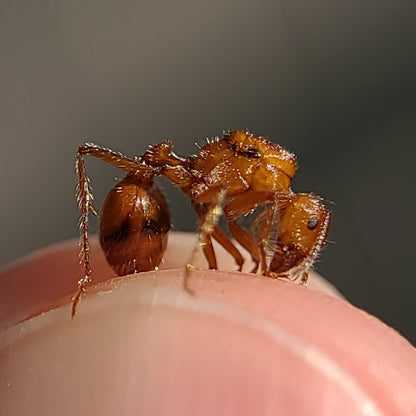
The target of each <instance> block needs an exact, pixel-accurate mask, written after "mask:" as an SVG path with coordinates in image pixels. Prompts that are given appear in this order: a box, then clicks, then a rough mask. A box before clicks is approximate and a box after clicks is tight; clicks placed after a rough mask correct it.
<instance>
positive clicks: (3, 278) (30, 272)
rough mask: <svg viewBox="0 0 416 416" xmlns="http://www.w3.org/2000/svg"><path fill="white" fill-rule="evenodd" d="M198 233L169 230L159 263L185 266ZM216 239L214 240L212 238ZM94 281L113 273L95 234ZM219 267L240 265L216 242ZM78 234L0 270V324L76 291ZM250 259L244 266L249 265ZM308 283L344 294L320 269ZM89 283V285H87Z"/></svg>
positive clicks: (201, 261) (164, 266)
mask: <svg viewBox="0 0 416 416" xmlns="http://www.w3.org/2000/svg"><path fill="white" fill-rule="evenodd" d="M197 242H198V239H197V236H196V235H195V234H191V233H179V232H176V233H171V235H170V237H169V242H168V247H167V250H166V253H165V255H164V260H163V262H162V264H161V265H160V269H162V270H163V269H172V268H181V267H184V265H185V264H187V263H188V262H189V260H190V255H191V252H192V248H193V245H195V244H196V243H197ZM214 244H215V243H214ZM90 245H91V256H90V257H91V264H92V270H93V275H92V282H93V283H100V282H103V281H106V280H108V279H110V278H112V277H115V273H114V271H113V270H112V269H111V267H110V266H109V265H108V264H107V262H106V260H105V258H104V254H103V252H102V250H101V248H100V247H99V243H98V239H97V238H96V237H92V238H90ZM215 250H216V252H217V255H218V262H219V268H220V270H236V268H237V266H236V265H235V263H234V262H233V259H232V257H231V256H230V255H229V254H228V253H226V252H225V250H224V249H223V248H222V247H221V246H219V245H215ZM78 256H79V246H78V241H77V240H70V241H65V242H62V243H58V244H54V245H52V246H49V247H46V248H43V249H41V250H38V251H36V252H35V253H33V254H31V255H29V256H27V257H24V258H22V259H20V260H18V261H16V262H15V263H14V264H12V265H10V266H6V268H4V269H3V271H0V330H1V329H4V328H7V327H8V326H11V325H14V324H16V323H18V322H21V321H23V320H24V319H27V318H28V317H31V316H34V315H36V314H39V313H40V312H43V311H45V310H47V309H50V308H51V307H54V306H57V305H59V304H60V303H61V302H62V301H67V300H68V299H69V298H70V297H72V296H73V295H74V293H75V292H76V291H77V282H78V280H79V279H80V277H81V276H82V268H81V267H80V265H79V260H78ZM194 260H195V264H194V266H195V267H197V268H198V267H200V268H202V269H205V268H206V267H207V265H206V260H205V258H204V256H203V254H202V250H199V256H198V257H196V258H195V259H194ZM252 265H253V264H252V262H251V261H250V260H249V259H248V260H247V261H246V264H245V265H244V270H247V271H248V270H250V269H251V267H252ZM309 287H310V288H315V289H317V290H321V291H323V292H325V293H330V294H333V295H334V296H339V297H340V296H341V295H340V294H339V292H337V291H336V289H335V288H334V287H333V286H332V285H330V284H329V283H328V282H326V281H325V280H323V279H322V278H321V277H320V276H318V275H317V274H313V273H312V278H311V279H310V281H309ZM88 290H89V289H88V286H87V291H88Z"/></svg>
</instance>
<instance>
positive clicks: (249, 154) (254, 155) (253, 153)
mask: <svg viewBox="0 0 416 416" xmlns="http://www.w3.org/2000/svg"><path fill="white" fill-rule="evenodd" d="M241 154H242V155H243V156H244V157H252V158H254V159H259V158H260V152H259V151H258V150H257V149H254V148H249V149H247V150H246V151H244V152H241Z"/></svg>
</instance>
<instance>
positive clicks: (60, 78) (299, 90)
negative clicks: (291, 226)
mask: <svg viewBox="0 0 416 416" xmlns="http://www.w3.org/2000/svg"><path fill="white" fill-rule="evenodd" d="M414 4H415V3H414V2H413V1H410V0H409V1H406V0H396V1H391V0H390V1H383V0H350V1H344V2H338V1H332V0H317V1H314V2H310V1H305V0H284V1H265V0H256V1H244V0H243V1H235V0H233V1H224V0H221V1H220V0H210V1H205V2H199V1H190V0H179V1H163V0H162V1H152V2H144V1H129V0H120V1H117V2H115V1H102V0H86V1H71V2H66V1H53V2H51V1H44V0H39V1H36V2H31V1H22V2H15V1H8V0H6V1H3V2H2V4H1V6H0V48H1V65H0V82H1V96H0V97H1V98H0V103H1V104H0V105H1V108H0V117H1V122H0V132H1V133H0V137H1V144H2V146H1V152H0V174H1V175H0V178H1V197H0V199H1V205H0V214H1V216H0V218H1V233H0V242H1V251H0V263H1V264H5V263H6V262H8V261H10V260H13V259H15V258H17V257H19V256H22V255H25V254H27V253H29V252H31V251H33V250H35V249H37V248H40V247H42V246H45V245H47V244H51V243H54V242H57V241H60V240H63V239H68V238H72V237H76V236H77V233H78V229H77V217H78V212H77V208H76V203H75V200H74V196H73V194H74V188H75V174H74V158H75V153H76V149H77V146H78V145H79V144H81V143H83V142H84V141H93V142H96V143H99V144H102V145H105V146H108V147H111V148H113V149H115V150H120V151H123V152H124V153H126V154H127V155H130V156H133V155H138V154H141V153H143V152H144V151H145V150H146V148H147V146H148V145H149V144H155V143H157V142H159V141H161V140H165V139H167V138H170V139H172V141H173V142H174V149H175V152H176V153H177V154H179V155H183V156H187V155H189V154H190V153H193V152H196V150H197V148H196V146H195V145H194V142H199V143H202V142H203V139H204V137H206V136H208V137H211V136H214V135H219V134H221V131H222V129H232V130H233V129H245V128H249V129H250V130H252V131H253V132H255V133H256V134H259V135H264V136H266V137H268V138H269V139H271V140H273V141H275V142H276V141H277V142H279V143H280V144H282V145H284V146H286V147H287V148H289V149H290V150H292V151H294V152H295V153H296V155H297V156H298V160H299V165H300V169H299V170H298V173H297V175H296V177H295V179H294V181H293V189H294V190H295V191H297V192H300V191H305V192H310V191H313V192H315V193H316V194H319V195H321V196H323V197H324V198H326V199H327V200H328V201H332V202H333V204H330V206H331V208H332V210H333V214H334V215H333V222H332V227H331V232H330V236H329V239H330V240H331V241H333V242H335V244H328V245H327V248H326V250H325V252H324V253H323V255H322V257H321V261H320V263H319V264H318V266H317V268H318V270H319V271H320V272H321V273H322V274H323V275H325V276H326V277H327V278H328V279H329V280H330V281H331V282H333V283H334V284H335V285H336V286H337V287H338V288H339V289H340V290H341V291H342V292H343V293H344V294H345V296H346V297H347V298H348V299H349V300H350V301H351V302H352V303H353V304H355V305H357V306H359V307H362V308H363V309H365V310H367V311H369V312H371V313H373V314H375V315H377V316H379V317H380V318H381V319H383V320H384V321H385V322H387V323H388V324H390V325H392V326H394V327H395V328H396V329H398V330H399V331H400V332H401V333H402V334H404V335H405V336H406V337H408V338H409V339H410V340H411V341H412V342H413V343H416V324H415V315H416V313H415V312H416V306H415V304H416V302H415V299H416V279H415V276H414V275H415V272H414V264H413V260H414V257H413V256H415V254H414V250H415V244H414V238H413V233H414V231H415V214H414V211H415V208H414V206H415V200H416V199H415V192H414V180H415V173H414V169H415V163H414V157H415V151H416V144H415V133H416V117H415V109H416V100H415V92H416V91H415V80H414V78H415V73H416V55H415V51H416V48H415V39H416V29H415V24H414V23H415V21H414V16H415V9H416V8H415V6H414ZM87 169H88V172H89V174H90V177H91V180H92V184H93V187H94V191H95V196H96V204H97V205H100V203H101V201H102V199H103V198H104V196H105V194H106V192H107V191H108V190H109V189H110V188H111V186H113V185H114V177H116V176H118V177H121V176H122V174H121V173H120V172H118V171H117V170H115V169H113V168H111V167H109V166H107V165H104V164H103V163H102V162H99V161H96V160H92V159H91V158H90V159H89V160H88V161H87ZM164 189H165V190H166V191H167V193H168V198H169V201H170V207H171V210H172V216H173V223H174V228H176V229H179V230H194V229H195V228H196V218H195V216H194V214H193V212H192V209H191V208H190V206H189V202H188V201H187V200H186V198H185V197H183V196H182V195H181V193H180V192H179V191H178V190H177V189H176V190H175V189H172V187H170V186H168V184H165V185H164ZM93 223H94V221H93ZM95 227H96V226H95ZM22 290H25V289H24V288H22Z"/></svg>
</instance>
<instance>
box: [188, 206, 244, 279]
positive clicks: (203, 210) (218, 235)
mask: <svg viewBox="0 0 416 416" xmlns="http://www.w3.org/2000/svg"><path fill="white" fill-rule="evenodd" d="M192 206H193V208H194V209H195V211H196V213H197V214H198V216H199V219H200V222H201V224H203V223H204V222H205V221H206V220H205V216H206V215H207V212H209V209H212V207H211V208H209V207H208V206H207V205H202V207H201V204H197V203H193V204H192ZM214 209H215V208H214ZM215 222H216V220H215ZM209 231H210V233H209V235H210V236H212V237H213V238H214V239H215V240H216V241H217V242H218V243H219V244H220V245H222V246H223V247H224V248H225V250H227V251H228V252H229V253H230V254H231V255H232V256H233V257H234V260H235V262H236V263H237V265H238V271H241V269H242V267H243V263H244V259H243V256H242V255H241V253H240V252H239V251H238V249H237V247H236V246H235V245H234V244H233V242H232V241H231V240H230V239H229V238H228V237H227V236H226V235H225V234H224V233H223V232H222V231H221V230H220V228H218V226H217V225H214V226H213V228H212V230H209ZM200 244H201V245H202V247H203V249H204V254H205V257H206V259H207V261H208V265H209V268H210V269H216V268H217V267H211V264H215V266H216V264H217V260H216V256H215V252H214V248H213V247H212V243H209V246H204V245H203V244H204V243H203V242H201V241H200Z"/></svg>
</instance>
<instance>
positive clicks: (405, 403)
mask: <svg viewBox="0 0 416 416" xmlns="http://www.w3.org/2000/svg"><path fill="white" fill-rule="evenodd" d="M182 282H183V268H181V269H179V270H167V271H161V272H158V273H145V274H139V275H135V276H130V277H128V278H121V279H120V278H118V279H113V280H111V281H109V282H106V283H102V284H100V285H98V287H97V286H95V287H94V288H93V289H92V290H90V293H89V296H87V297H86V298H85V299H84V300H83V302H82V303H81V304H80V307H79V310H78V314H77V316H76V317H75V319H74V320H73V321H71V320H70V319H69V306H68V305H64V306H62V307H61V308H58V309H55V310H51V311H50V312H48V313H45V314H43V315H40V316H38V317H36V318H34V319H32V320H28V321H26V322H24V323H22V324H20V325H17V326H14V327H11V328H9V329H8V330H7V331H6V332H5V333H4V334H3V337H2V339H1V351H3V353H2V354H1V362H0V366H1V368H4V369H5V371H4V372H2V374H3V375H2V378H3V380H4V382H3V383H1V389H2V391H1V393H2V397H3V407H4V410H5V412H2V413H4V414H8V415H13V414H27V413H32V414H57V413H59V414H63V415H65V414H74V413H75V412H76V413H77V414H104V415H105V414H114V413H117V414H119V413H121V414H152V415H159V414H181V415H187V414H192V415H194V414H200V415H205V414H207V415H208V414H210V415H212V414H241V415H245V414H247V415H248V414H250V415H252V414H308V415H311V414H319V415H326V414H331V415H333V414H337V415H344V414H348V415H350V414H365V413H367V414H389V415H395V414H411V412H412V411H414V410H415V408H416V407H415V406H416V404H415V399H414V398H415V397H416V391H415V386H416V379H415V377H416V376H415V375H416V356H415V350H414V349H413V347H411V346H410V344H408V343H407V342H406V341H405V340H404V339H403V338H401V337H400V336H399V335H398V334H397V333H396V332H395V331H393V330H392V329H390V328H388V327H386V326H385V325H384V324H382V323H381V322H380V321H378V320H377V319H375V318H373V317H371V316H369V315H367V314H365V313H364V312H362V311H360V310H358V309H356V308H354V307H352V306H351V305H349V304H347V303H346V302H344V301H342V300H339V299H336V298H334V297H329V296H327V295H324V294H322V293H320V292H316V291H311V290H309V289H307V288H304V287H301V286H298V285H295V284H291V283H287V282H282V281H277V280H272V279H268V278H264V277H260V276H253V275H246V274H242V273H227V272H210V271H198V270H194V271H192V272H191V278H190V282H189V283H190V285H191V287H192V289H193V290H194V291H195V293H196V294H197V295H196V296H194V297H192V296H190V295H189V294H188V293H187V292H185V291H184V290H183V288H182ZM17 397H18V398H19V400H16V398H17Z"/></svg>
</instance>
